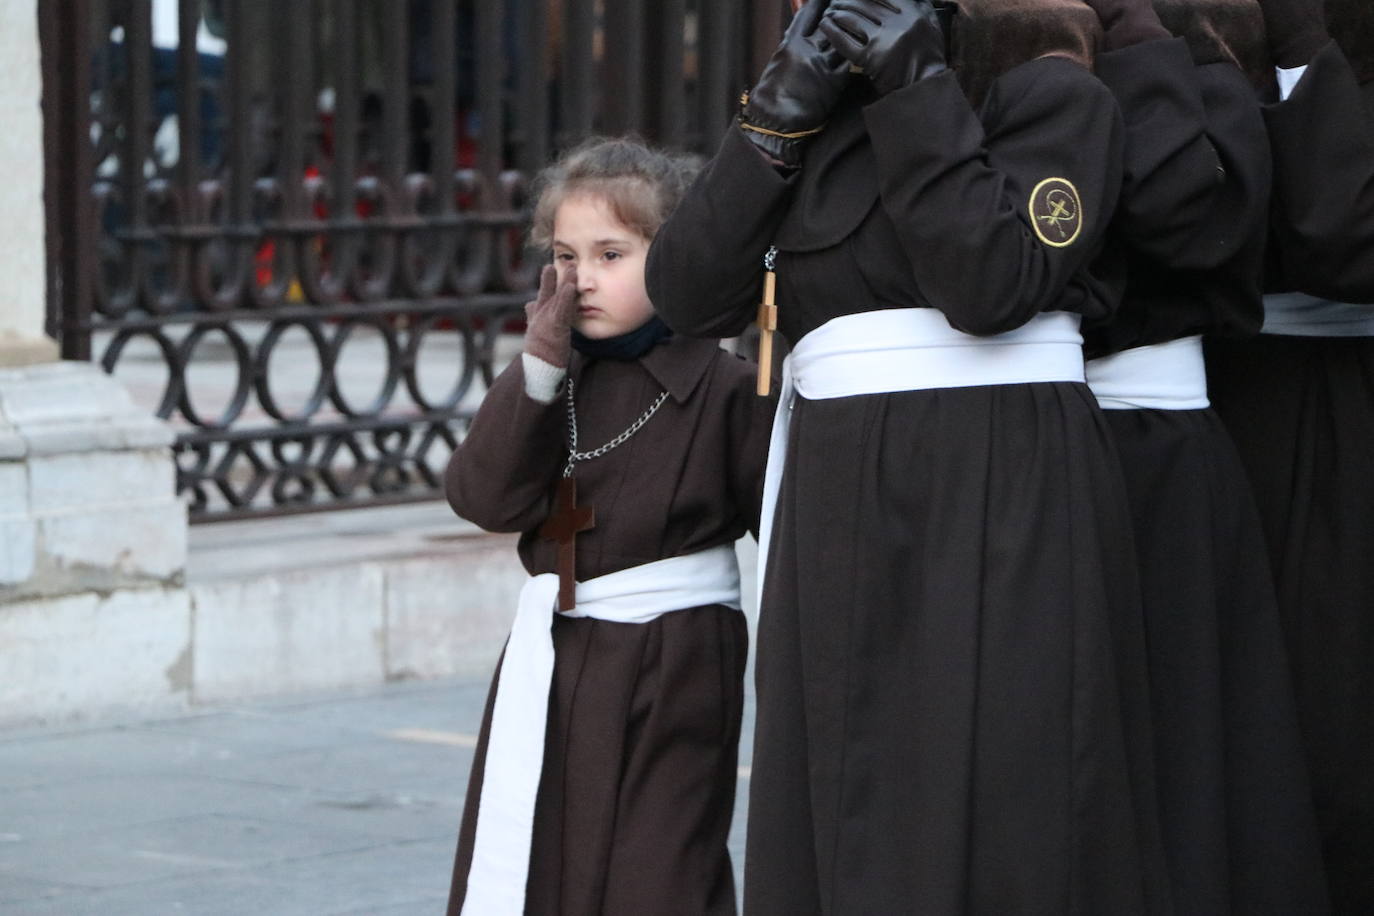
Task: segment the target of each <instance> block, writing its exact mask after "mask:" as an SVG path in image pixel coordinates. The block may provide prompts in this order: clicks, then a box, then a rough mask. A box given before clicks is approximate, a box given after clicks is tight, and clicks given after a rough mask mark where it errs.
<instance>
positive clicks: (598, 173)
mask: <svg viewBox="0 0 1374 916" xmlns="http://www.w3.org/2000/svg"><path fill="white" fill-rule="evenodd" d="M700 167H701V160H700V157H697V156H691V155H684V154H680V153H670V152H666V151H664V150H657V149H653V148H652V147H650V146H648V145H646V144H645V143H643V142H641V141H640V140H638V139H636V138H634V137H592V138H590V139H588V140H585V141H583V142H582V143H580V144H578V145H577V146H575V147H573V148H572V149H570V150H568V151H567V152H565V153H564V154H563V155H562V156H560V157H559V158H558V161H557V162H555V163H554V164H553V165H551V166H549V167H548V168H546V169H544V170H543V171H541V172H540V173H539V176H538V177H537V178H536V179H535V190H536V193H537V194H538V200H537V202H536V203H535V206H534V217H533V220H532V223H531V225H530V243H531V244H532V245H533V246H534V247H536V248H539V249H541V250H544V251H547V250H549V249H550V248H552V247H553V220H554V215H555V214H556V213H557V212H558V205H559V204H561V203H562V202H563V201H564V200H567V199H568V198H569V197H573V196H575V195H578V194H591V195H595V196H596V197H599V198H601V199H602V200H604V201H605V202H606V205H607V206H608V207H610V210H611V213H612V214H613V215H614V216H615V218H616V219H617V220H618V221H619V222H620V223H622V224H623V225H624V226H625V227H626V228H628V229H632V230H634V231H635V232H637V233H639V234H640V235H641V236H643V237H644V238H645V239H648V240H652V239H653V237H654V236H655V235H657V234H658V230H659V227H660V226H662V225H663V222H664V220H666V219H667V218H668V214H670V213H672V212H673V208H674V207H676V206H677V205H678V201H680V200H682V195H683V194H684V193H686V191H687V187H688V185H690V184H691V183H692V179H693V178H695V177H696V173H697V171H698V170H699V169H700Z"/></svg>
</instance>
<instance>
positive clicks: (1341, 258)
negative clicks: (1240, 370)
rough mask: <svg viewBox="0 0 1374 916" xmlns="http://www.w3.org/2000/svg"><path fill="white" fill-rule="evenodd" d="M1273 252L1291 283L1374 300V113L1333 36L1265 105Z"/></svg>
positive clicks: (1318, 291) (1318, 292)
mask: <svg viewBox="0 0 1374 916" xmlns="http://www.w3.org/2000/svg"><path fill="white" fill-rule="evenodd" d="M1264 118H1265V122H1266V123H1267V125H1268V127H1269V140H1270V146H1271V149H1272V150H1273V154H1274V201H1273V205H1274V237H1273V240H1272V241H1273V247H1274V249H1275V250H1274V256H1275V258H1276V260H1277V263H1278V266H1279V270H1280V272H1281V274H1282V285H1283V287H1284V288H1286V289H1297V290H1300V291H1302V292H1305V293H1311V294H1312V295H1316V296H1324V297H1327V298H1330V299H1337V300H1343V301H1346V302H1371V301H1374V112H1372V110H1371V107H1369V106H1367V105H1366V103H1365V101H1364V98H1363V97H1362V95H1361V88H1360V85H1359V83H1358V82H1357V81H1356V79H1355V73H1354V71H1353V70H1351V68H1350V64H1349V62H1348V61H1347V60H1346V58H1345V56H1344V55H1343V54H1342V53H1341V51H1340V49H1339V48H1338V47H1336V45H1335V44H1334V43H1332V44H1328V45H1327V46H1326V47H1325V48H1323V49H1322V50H1321V51H1319V52H1318V53H1317V56H1316V57H1314V58H1313V59H1312V62H1311V64H1309V65H1308V67H1307V71H1306V72H1305V73H1304V74H1303V77H1302V79H1301V80H1300V81H1299V82H1298V85H1297V86H1296V88H1294V90H1293V94H1292V95H1291V96H1289V98H1288V99H1287V100H1285V101H1283V102H1279V103H1278V104H1276V105H1271V106H1268V107H1266V109H1265V111H1264Z"/></svg>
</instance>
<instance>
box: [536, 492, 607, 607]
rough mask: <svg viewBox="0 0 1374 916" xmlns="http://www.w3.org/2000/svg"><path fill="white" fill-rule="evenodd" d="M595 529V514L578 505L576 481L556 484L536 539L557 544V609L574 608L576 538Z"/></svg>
mask: <svg viewBox="0 0 1374 916" xmlns="http://www.w3.org/2000/svg"><path fill="white" fill-rule="evenodd" d="M595 527H596V512H595V510H594V509H593V508H592V507H591V506H579V505H577V481H575V480H573V479H572V478H571V477H564V478H563V479H562V480H560V481H558V493H557V494H556V495H555V497H554V510H553V513H552V514H550V515H549V517H548V519H547V520H545V522H544V524H542V525H540V526H539V536H540V537H542V538H544V539H545V540H549V541H554V542H555V543H557V544H558V609H559V610H560V611H571V610H572V609H573V608H575V607H577V534H578V532H579V531H590V530H591V529H593V528H595Z"/></svg>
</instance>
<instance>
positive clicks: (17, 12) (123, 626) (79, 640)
mask: <svg viewBox="0 0 1374 916" xmlns="http://www.w3.org/2000/svg"><path fill="white" fill-rule="evenodd" d="M37 11H38V3H37V2H34V0H27V2H25V0H14V2H5V3H0V124H3V125H4V128H3V130H0V264H3V269H0V724H4V723H8V722H28V721H41V720H47V719H53V718H67V717H71V716H80V715H83V714H89V713H94V712H97V711H99V710H100V709H102V708H106V707H110V706H120V705H137V706H148V705H156V704H158V703H159V702H161V703H165V702H166V701H168V700H169V699H170V700H171V701H173V702H175V703H178V704H179V703H183V702H184V701H185V699H186V696H187V694H188V691H189V677H190V675H189V672H188V671H187V670H186V667H187V662H186V659H188V658H190V602H189V599H188V598H187V595H186V591H185V588H184V586H183V582H182V580H183V577H184V569H185V565H186V562H185V561H186V508H185V506H184V504H183V503H182V502H181V501H180V500H179V499H178V498H177V496H176V492H175V464H174V462H173V459H172V454H171V449H170V446H171V444H172V439H173V437H172V432H171V430H170V429H169V428H168V426H167V425H166V424H165V423H163V422H161V421H160V420H158V419H157V418H156V417H153V416H151V415H150V414H149V413H148V412H147V411H146V410H142V409H140V408H138V407H137V406H136V405H135V404H134V403H133V401H132V400H131V399H130V397H129V394H128V392H127V391H126V390H125V389H124V387H123V386H122V385H121V384H120V383H119V382H118V381H117V380H116V379H114V378H112V377H110V376H108V375H106V374H105V373H104V372H102V371H101V370H100V368H99V367H98V366H95V365H93V364H90V363H84V362H60V361H58V359H57V355H58V349H57V346H56V344H55V343H54V342H53V341H52V340H51V339H50V338H48V337H47V336H46V335H45V334H44V330H43V329H44V319H45V314H46V295H47V290H46V282H45V259H46V252H45V232H46V220H45V213H44V208H43V152H44V151H43V121H42V109H41V99H42V83H41V68H40V45H39V36H38V12H37ZM71 180H74V181H82V180H87V179H86V178H85V177H83V176H71Z"/></svg>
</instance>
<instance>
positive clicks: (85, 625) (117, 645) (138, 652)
mask: <svg viewBox="0 0 1374 916" xmlns="http://www.w3.org/2000/svg"><path fill="white" fill-rule="evenodd" d="M515 541H516V538H515V536H514V535H494V534H488V533H485V532H483V531H481V530H479V529H477V528H476V527H474V526H472V525H470V524H469V523H467V522H464V521H462V520H461V519H458V518H456V517H455V516H454V515H453V514H452V512H451V511H450V510H449V508H448V506H447V505H445V504H444V503H442V502H429V503H415V504H411V505H406V506H395V507H383V508H372V509H355V510H350V511H338V512H328V513H320V514H314V515H300V516H290V517H283V518H276V519H264V520H253V521H239V522H221V523H217V524H206V525H197V526H193V527H192V528H191V529H190V537H189V551H188V557H187V562H186V575H185V586H184V588H176V587H165V588H147V589H121V590H118V591H115V592H112V593H107V594H101V593H84V594H77V595H72V596H68V597H65V598H60V599H47V600H44V601H34V602H29V603H26V602H19V603H14V604H9V605H6V606H5V607H4V608H3V616H4V617H5V618H6V619H5V621H4V623H5V626H4V627H3V628H0V629H2V630H3V633H4V634H8V637H7V638H5V639H0V643H5V642H9V643H10V645H9V646H8V647H6V646H4V645H0V654H3V653H4V651H5V650H6V648H9V649H10V650H11V651H10V654H9V657H8V660H7V661H6V662H5V663H4V664H3V665H2V666H0V667H4V668H5V669H6V674H7V676H6V677H5V678H3V679H0V680H3V681H4V683H0V726H5V725H11V726H12V725H21V724H38V723H45V722H55V721H58V722H60V721H70V720H72V719H98V718H101V717H105V716H109V715H117V714H119V713H121V712H127V711H130V710H133V711H138V712H161V711H175V710H179V709H180V710H185V709H189V708H192V707H197V706H202V705H207V704H217V703H223V702H228V701H235V700H241V699H246V698H253V697H266V696H278V695H286V694H299V693H303V692H307V693H308V692H314V691H331V690H338V689H344V688H366V687H371V686H374V685H380V684H383V683H387V682H393V681H403V680H412V679H437V678H454V677H459V678H464V677H481V678H485V677H489V676H490V674H491V672H492V670H493V668H494V666H495V663H496V660H497V657H498V656H499V654H500V651H501V647H502V645H503V644H504V642H505V638H506V634H507V632H508V630H509V627H510V621H511V618H512V616H513V613H514V608H515V602H516V597H517V595H518V594H519V591H520V588H521V586H522V585H523V584H524V581H525V572H524V570H523V568H522V567H521V565H520V562H519V560H518V558H517V557H516V552H515ZM738 549H739V553H740V557H741V568H742V572H743V576H744V589H745V596H746V610H748V609H750V608H752V605H753V592H754V581H755V578H754V567H755V555H756V552H757V551H756V548H755V545H754V543H753V541H752V540H750V539H745V540H743V541H741V542H740V545H739V548H738ZM751 619H752V614H751Z"/></svg>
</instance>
